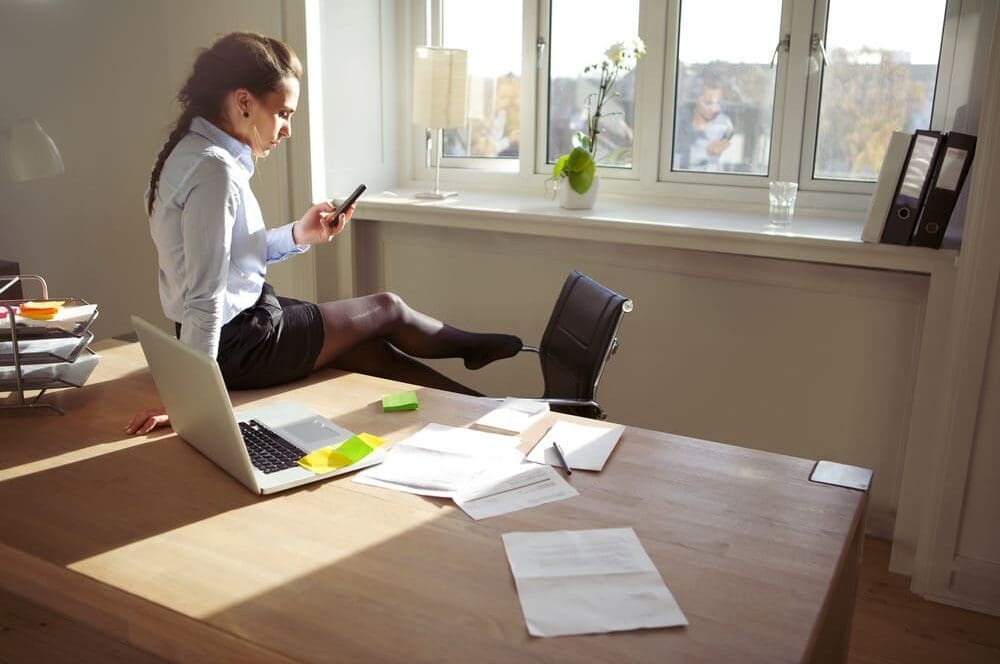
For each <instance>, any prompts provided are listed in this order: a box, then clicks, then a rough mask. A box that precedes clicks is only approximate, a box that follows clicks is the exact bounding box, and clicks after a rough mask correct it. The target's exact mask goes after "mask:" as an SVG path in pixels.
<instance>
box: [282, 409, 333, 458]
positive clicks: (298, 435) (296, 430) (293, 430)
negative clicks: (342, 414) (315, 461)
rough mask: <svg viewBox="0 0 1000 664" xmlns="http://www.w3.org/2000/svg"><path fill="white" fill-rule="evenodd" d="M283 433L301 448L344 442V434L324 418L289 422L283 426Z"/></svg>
mask: <svg viewBox="0 0 1000 664" xmlns="http://www.w3.org/2000/svg"><path fill="white" fill-rule="evenodd" d="M281 430H282V432H283V433H286V434H288V436H289V438H291V439H292V440H294V441H295V442H296V443H297V444H298V445H299V447H302V448H305V449H310V450H311V449H313V448H316V447H319V446H320V443H322V444H324V445H331V444H333V443H335V442H339V441H341V440H343V438H344V436H343V432H342V431H340V430H339V429H336V428H334V427H332V426H330V425H329V424H328V423H327V422H325V421H324V420H323V419H322V418H319V417H316V418H314V419H311V420H299V421H297V422H289V423H288V424H283V425H282V426H281Z"/></svg>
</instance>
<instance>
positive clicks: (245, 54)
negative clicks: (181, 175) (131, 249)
mask: <svg viewBox="0 0 1000 664" xmlns="http://www.w3.org/2000/svg"><path fill="white" fill-rule="evenodd" d="M289 77H294V78H297V79H298V78H301V77H302V65H301V63H300V62H299V58H298V56H296V55H295V53H294V52H293V51H292V49H290V48H289V47H288V46H287V45H286V44H285V43H284V42H282V41H280V40H277V39H274V38H272V37H266V36H264V35H260V34H257V33H254V32H232V33H230V34H228V35H225V36H223V37H219V38H218V39H217V40H216V41H215V43H214V44H212V46H211V47H210V48H207V49H204V50H202V51H201V52H200V53H199V54H198V57H197V59H195V61H194V70H193V71H192V72H191V76H190V77H189V78H188V80H187V82H186V83H185V84H184V87H182V88H181V89H180V91H179V92H178V93H177V100H178V101H179V102H180V105H181V115H180V117H179V118H177V121H176V122H175V123H174V126H173V129H172V130H171V132H170V136H168V137H167V142H166V143H165V144H164V145H163V149H162V150H160V154H159V155H157V157H156V165H154V166H153V172H152V174H151V175H150V178H149V199H148V200H147V201H146V211H147V213H149V214H152V213H153V202H154V201H155V200H156V190H157V188H158V186H159V183H160V173H161V172H162V171H163V164H164V163H165V162H166V161H167V157H169V156H170V153H171V152H172V151H173V149H174V147H176V145H177V143H178V142H179V141H180V140H181V138H183V137H184V135H185V134H187V132H188V130H189V129H190V128H191V121H192V120H194V118H195V117H197V116H199V115H200V116H202V117H204V118H205V119H207V120H209V121H210V122H212V123H214V124H216V125H219V124H220V123H221V121H222V120H223V118H222V102H223V100H225V98H226V95H228V94H229V93H230V92H232V91H233V90H238V89H239V88H245V89H247V90H249V91H250V93H251V94H253V96H254V97H256V98H258V99H263V98H264V96H265V95H266V94H267V93H268V92H275V91H278V90H280V89H281V84H282V81H284V80H285V79H286V78H289Z"/></svg>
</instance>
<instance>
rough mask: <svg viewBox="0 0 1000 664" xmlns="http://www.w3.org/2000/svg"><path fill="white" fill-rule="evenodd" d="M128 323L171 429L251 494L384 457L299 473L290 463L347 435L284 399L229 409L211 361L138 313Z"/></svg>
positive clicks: (372, 456) (356, 467)
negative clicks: (147, 365) (238, 408)
mask: <svg viewBox="0 0 1000 664" xmlns="http://www.w3.org/2000/svg"><path fill="white" fill-rule="evenodd" d="M132 325H133V327H134V328H135V331H136V333H137V334H138V335H139V343H140V344H141V345H142V352H143V353H144V354H145V356H146V362H147V363H148V364H149V368H150V371H151V372H152V374H153V382H155V383H156V389H157V390H159V392H160V399H161V400H162V401H163V406H164V408H165V409H166V411H167V415H169V416H170V423H171V425H172V426H173V428H174V431H176V432H177V434H178V435H179V436H180V437H181V438H182V439H184V440H185V441H186V442H187V443H188V444H190V445H191V446H192V447H194V448H195V449H196V450H198V451H199V452H201V453H202V454H204V455H205V456H206V457H208V458H209V459H210V460H211V461H213V462H214V463H215V464H216V465H217V466H219V467H220V468H221V469H222V470H224V471H226V472H227V473H229V474H230V475H232V476H233V478H235V479H236V480H237V481H238V482H240V483H241V484H243V485H244V486H246V487H247V488H249V489H250V490H251V491H253V492H254V493H260V494H267V493H275V492H277V491H283V490H285V489H290V488H292V487H296V486H301V485H303V484H308V483H310V482H316V481H319V480H325V479H328V478H330V477H334V476H336V475H342V474H344V473H349V472H352V471H355V470H360V469H361V468H367V467H368V466H373V465H375V464H377V463H379V462H380V461H382V459H383V457H384V456H385V450H384V449H383V448H377V449H374V450H373V451H372V452H371V453H369V454H368V455H367V456H365V457H363V458H361V459H359V460H358V461H356V462H355V463H353V464H351V465H349V466H346V467H343V468H338V469H336V470H332V471H330V472H326V473H323V474H319V475H318V474H316V473H314V472H312V471H310V470H307V469H305V468H303V467H302V466H300V465H299V464H298V463H297V459H298V458H301V457H303V456H305V455H306V454H308V453H310V452H313V451H315V450H317V449H319V448H321V447H326V446H328V445H337V444H339V443H342V442H343V441H345V440H347V439H348V438H351V437H352V436H353V435H354V434H353V433H352V432H350V431H348V430H347V429H345V428H343V427H341V426H338V425H337V424H335V423H334V422H332V421H330V420H329V419H327V418H325V417H322V416H321V415H319V414H317V413H315V412H314V411H312V410H311V409H309V408H307V407H306V406H304V405H302V404H300V403H296V402H292V401H286V402H281V403H274V404H268V405H266V406H258V407H252V408H247V409H240V410H238V411H233V404H232V402H231V401H230V400H229V393H228V392H227V391H226V385H225V383H224V382H223V380H222V373H221V372H220V371H219V365H218V364H216V362H215V361H214V360H212V359H211V358H210V357H208V356H207V355H205V354H204V353H202V352H200V351H198V350H195V349H193V348H190V347H189V346H186V345H184V344H183V343H181V342H180V341H178V340H177V339H176V338H174V337H173V336H171V335H169V334H167V333H165V332H163V331H162V330H160V329H159V328H157V327H155V326H153V325H152V324H150V323H149V322H147V321H145V320H143V319H142V318H140V317H138V316H132ZM274 438H278V439H279V441H277V442H275V441H274ZM248 446H249V447H248Z"/></svg>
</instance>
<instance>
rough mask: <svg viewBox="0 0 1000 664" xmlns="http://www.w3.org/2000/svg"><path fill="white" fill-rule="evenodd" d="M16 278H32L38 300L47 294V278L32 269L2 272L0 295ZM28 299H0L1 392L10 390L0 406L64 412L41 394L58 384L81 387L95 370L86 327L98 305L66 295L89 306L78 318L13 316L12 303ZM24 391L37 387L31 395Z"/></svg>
mask: <svg viewBox="0 0 1000 664" xmlns="http://www.w3.org/2000/svg"><path fill="white" fill-rule="evenodd" d="M18 282H35V283H37V284H38V285H39V286H40V288H41V299H43V300H48V299H49V289H48V285H47V284H46V283H45V280H44V279H43V278H42V277H40V276H38V275H33V274H19V275H8V276H0V298H2V297H3V291H4V290H6V289H7V288H9V287H10V286H12V285H14V284H15V283H18ZM27 301H28V299H16V300H4V299H0V314H4V313H5V314H6V316H4V317H3V318H0V392H10V393H11V395H10V396H9V397H8V399H7V401H8V402H10V401H12V402H13V403H3V402H0V409H7V408H33V407H44V408H51V409H52V410H55V411H56V412H58V413H60V414H62V413H63V411H62V409H61V408H59V407H58V406H56V405H55V404H52V403H49V402H47V401H42V400H41V398H42V396H43V395H44V394H45V392H46V391H47V390H51V389H57V388H62V387H82V386H83V385H84V383H86V382H87V379H88V378H89V377H90V374H91V373H92V372H93V370H94V367H95V366H96V365H97V361H98V359H99V358H100V356H99V355H97V354H96V353H94V351H92V350H91V349H90V347H89V346H90V342H91V341H93V340H94V333H93V332H91V331H90V327H91V326H92V325H93V324H94V321H95V320H97V313H98V312H97V307H96V306H93V305H90V304H89V303H88V302H86V301H85V300H81V299H79V298H69V299H66V300H64V301H65V303H66V305H67V306H90V307H92V311H90V310H85V312H86V313H85V315H84V316H83V318H82V319H81V320H71V321H31V322H30V324H23V323H22V322H21V321H18V320H17V317H16V313H15V312H16V307H17V306H18V305H20V304H22V303H24V302H27ZM26 391H38V394H36V395H35V396H33V397H27V396H25V392H26Z"/></svg>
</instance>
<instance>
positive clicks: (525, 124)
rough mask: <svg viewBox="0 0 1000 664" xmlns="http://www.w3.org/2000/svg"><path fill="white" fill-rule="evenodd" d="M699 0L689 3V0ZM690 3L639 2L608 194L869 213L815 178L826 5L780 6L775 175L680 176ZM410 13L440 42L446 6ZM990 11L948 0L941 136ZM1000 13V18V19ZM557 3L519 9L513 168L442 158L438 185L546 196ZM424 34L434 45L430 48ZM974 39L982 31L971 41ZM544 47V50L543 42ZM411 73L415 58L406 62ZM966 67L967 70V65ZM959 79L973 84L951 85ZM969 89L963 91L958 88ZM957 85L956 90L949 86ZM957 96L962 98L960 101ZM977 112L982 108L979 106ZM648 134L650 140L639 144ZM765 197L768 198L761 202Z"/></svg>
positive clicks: (418, 164)
mask: <svg viewBox="0 0 1000 664" xmlns="http://www.w3.org/2000/svg"><path fill="white" fill-rule="evenodd" d="M688 1H691V0H688ZM681 2H682V0H642V2H641V3H640V21H639V25H640V30H639V34H640V36H641V37H642V39H643V40H644V41H645V43H646V49H647V52H646V55H645V57H643V58H642V60H641V63H640V65H639V67H638V69H637V72H636V73H637V78H636V90H635V95H636V97H635V135H636V137H637V138H638V140H636V141H635V144H634V147H633V162H632V166H631V167H630V168H622V167H607V166H599V167H598V172H599V173H600V176H601V179H602V190H606V191H608V192H611V193H621V194H629V195H630V196H635V197H637V198H639V199H642V200H647V201H650V202H656V201H665V200H670V201H681V202H683V201H688V202H690V203H693V204H700V205H705V204H711V205H713V206H718V207H731V206H734V205H744V206H745V205H748V204H753V203H755V202H759V203H761V204H762V205H763V204H764V203H763V202H762V201H764V199H762V198H761V196H762V192H763V190H765V189H766V187H767V183H768V181H769V180H770V179H783V180H795V181H797V182H799V207H800V208H803V209H805V208H811V209H820V210H826V211H838V212H840V213H844V214H849V215H856V214H857V212H859V211H860V212H863V211H864V210H865V209H866V208H867V205H868V202H869V199H870V196H871V193H872V192H873V191H874V186H875V185H874V183H872V182H852V181H848V180H829V179H816V178H813V177H812V171H813V163H812V161H813V159H814V155H815V144H816V131H817V128H818V118H819V116H818V109H819V95H820V84H821V74H822V69H821V70H820V71H818V72H813V73H810V72H809V56H810V39H811V36H812V34H813V33H814V32H815V33H817V34H819V35H821V37H822V39H823V40H824V42H825V40H826V15H827V8H828V3H829V0H784V1H783V3H782V8H781V26H780V29H779V35H780V36H782V37H784V36H786V35H788V36H790V42H789V44H788V47H787V49H779V52H778V56H777V59H776V65H775V66H776V68H777V70H776V78H775V103H774V116H773V118H772V127H773V129H772V135H771V153H770V164H769V169H768V170H769V172H768V175H766V176H765V175H755V174H746V175H743V174H728V173H726V174H716V173H692V172H674V171H671V170H670V167H671V164H670V159H669V158H668V157H669V155H670V154H671V153H672V141H673V114H674V113H673V112H674V108H673V105H674V95H675V94H676V88H675V83H676V75H677V65H678V62H677V47H678V41H679V34H678V33H679V18H680V6H681ZM416 5H417V7H418V9H417V10H415V11H413V12H412V13H410V20H411V21H412V25H411V26H410V27H411V37H412V39H413V44H414V45H417V44H424V43H430V44H440V42H441V36H442V28H441V26H442V20H441V19H442V16H441V8H442V2H441V0H423V2H419V3H416ZM981 9H982V8H980V7H979V5H978V4H977V3H976V2H969V1H968V0H964V2H963V0H947V4H946V9H945V18H944V27H943V30H942V44H941V50H940V57H939V61H938V72H937V79H936V88H935V94H934V102H933V103H934V106H933V109H932V115H931V128H934V129H941V128H943V127H946V126H947V125H948V122H949V121H950V120H951V119H952V118H953V117H954V115H955V109H957V108H958V107H959V106H961V105H962V104H966V103H969V104H971V103H972V102H973V101H976V103H978V100H974V98H975V97H976V95H975V93H974V92H973V90H972V88H973V87H974V81H972V78H971V77H972V76H973V75H974V74H975V71H973V63H966V64H962V63H961V62H959V54H962V55H966V56H967V55H968V54H969V53H970V52H972V53H975V54H976V55H977V57H978V55H979V54H980V53H982V51H983V49H984V48H987V47H988V46H989V44H988V41H987V42H985V43H984V40H985V39H988V38H989V37H990V33H989V31H983V30H979V31H978V32H976V31H973V30H967V29H964V30H963V29H960V26H959V21H960V19H961V18H962V17H963V16H964V15H965V13H966V12H968V13H969V14H972V13H975V12H977V11H979V10H981ZM994 11H997V10H994ZM549 20H550V3H549V0H523V1H522V44H521V46H522V49H521V56H522V62H521V116H520V122H521V132H522V140H521V143H520V149H519V156H518V158H516V159H493V158H470V157H444V158H442V160H441V168H442V171H446V174H443V175H442V179H443V180H444V179H447V180H448V181H449V182H450V183H452V184H451V186H452V187H454V186H459V185H472V186H482V187H486V188H491V187H509V186H516V187H519V188H521V189H523V190H525V191H529V190H538V191H542V190H543V187H548V183H549V179H550V175H551V170H552V164H551V163H550V162H548V161H547V158H546V157H547V154H546V152H547V139H548V137H547V134H548V127H547V122H548V94H549V92H548V87H549V86H548V71H549V40H550V34H551V31H550V27H549ZM428 32H429V33H430V37H431V39H430V40H428V39H427V36H428ZM972 32H975V34H970V33H972ZM539 43H542V44H544V47H543V48H539V47H538V44H539ZM405 59H406V62H407V65H408V68H407V71H410V70H409V67H411V66H412V54H406V55H405ZM963 67H964V68H963ZM956 69H958V70H960V71H959V73H960V74H961V76H962V77H964V78H963V79H962V80H963V81H964V82H965V85H964V86H963V85H952V83H951V79H952V78H953V76H954V75H955V71H954V70H956ZM963 87H964V88H967V89H964V90H963V89H962V88H963ZM953 88H957V89H958V90H956V89H953ZM956 92H958V93H959V94H960V96H961V97H962V98H961V99H957V98H952V97H953V96H955V94H956ZM976 110H977V112H978V109H976ZM406 121H407V124H408V131H407V132H405V134H406V135H408V136H410V141H409V142H410V145H411V149H412V150H413V152H412V154H413V159H412V170H411V173H412V175H413V178H414V179H415V180H420V181H427V180H430V181H432V180H433V178H434V158H435V156H436V155H435V152H434V150H436V149H437V145H436V141H435V145H434V147H433V149H432V150H427V149H426V144H425V141H424V132H423V131H422V130H420V128H417V127H415V126H413V125H412V123H410V122H409V116H408V113H407V117H406ZM640 137H646V138H640ZM758 199H760V200H758Z"/></svg>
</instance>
